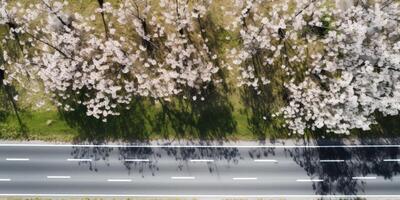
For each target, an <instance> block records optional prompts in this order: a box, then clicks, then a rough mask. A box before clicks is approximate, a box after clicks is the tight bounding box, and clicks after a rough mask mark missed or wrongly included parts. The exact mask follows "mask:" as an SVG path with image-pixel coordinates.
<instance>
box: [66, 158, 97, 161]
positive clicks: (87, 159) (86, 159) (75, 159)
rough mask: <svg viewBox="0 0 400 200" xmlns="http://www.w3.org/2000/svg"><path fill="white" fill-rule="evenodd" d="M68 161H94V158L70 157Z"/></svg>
mask: <svg viewBox="0 0 400 200" xmlns="http://www.w3.org/2000/svg"><path fill="white" fill-rule="evenodd" d="M67 161H70V162H92V161H93V160H92V159H90V158H68V159H67Z"/></svg>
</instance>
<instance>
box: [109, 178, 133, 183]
mask: <svg viewBox="0 0 400 200" xmlns="http://www.w3.org/2000/svg"><path fill="white" fill-rule="evenodd" d="M107 181H108V182H132V179H107Z"/></svg>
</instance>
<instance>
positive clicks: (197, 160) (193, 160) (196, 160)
mask: <svg viewBox="0 0 400 200" xmlns="http://www.w3.org/2000/svg"><path fill="white" fill-rule="evenodd" d="M190 162H214V160H210V159H209V160H207V159H204V160H200V159H192V160H190Z"/></svg>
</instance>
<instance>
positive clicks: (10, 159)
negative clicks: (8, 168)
mask: <svg viewBox="0 0 400 200" xmlns="http://www.w3.org/2000/svg"><path fill="white" fill-rule="evenodd" d="M6 160H7V161H29V160H30V159H29V158H6Z"/></svg>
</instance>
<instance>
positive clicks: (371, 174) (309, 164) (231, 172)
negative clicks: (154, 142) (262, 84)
mask: <svg viewBox="0 0 400 200" xmlns="http://www.w3.org/2000/svg"><path fill="white" fill-rule="evenodd" d="M399 164H400V147H383V146H382V147H363V148H352V147H350V148H349V147H329V148H328V147H318V148H305V147H300V148H294V147H288V148H286V147H285V148H271V147H268V148H261V147H71V146H64V147H58V146H26V147H21V146H0V195H11V194H16V195H25V194H29V195H39V194H41V195H68V194H70V195H98V196H101V195H139V196H140V195H143V196H145V195H150V196H151V195H154V196H157V195H161V196H162V195H193V196H197V195H199V196H202V195H216V196H218V195H233V196H234V195H242V196H246V195H255V196H263V195H288V196H290V195H400V175H399V172H400V165H399Z"/></svg>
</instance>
